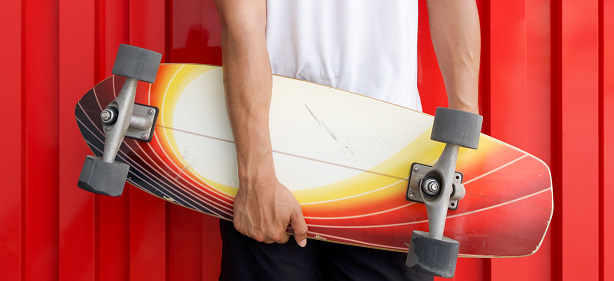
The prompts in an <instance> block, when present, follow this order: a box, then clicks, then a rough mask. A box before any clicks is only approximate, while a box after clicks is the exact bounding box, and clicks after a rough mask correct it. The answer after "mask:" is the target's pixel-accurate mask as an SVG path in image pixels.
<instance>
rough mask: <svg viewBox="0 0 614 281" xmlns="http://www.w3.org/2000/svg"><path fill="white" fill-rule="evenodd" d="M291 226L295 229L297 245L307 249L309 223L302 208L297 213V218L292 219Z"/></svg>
mask: <svg viewBox="0 0 614 281" xmlns="http://www.w3.org/2000/svg"><path fill="white" fill-rule="evenodd" d="M290 226H292V229H294V240H296V244H298V245H299V246H301V247H305V246H306V245H307V223H306V222H305V218H304V217H303V212H302V211H301V209H300V208H299V209H298V211H297V212H296V213H295V216H293V217H292V218H291V220H290Z"/></svg>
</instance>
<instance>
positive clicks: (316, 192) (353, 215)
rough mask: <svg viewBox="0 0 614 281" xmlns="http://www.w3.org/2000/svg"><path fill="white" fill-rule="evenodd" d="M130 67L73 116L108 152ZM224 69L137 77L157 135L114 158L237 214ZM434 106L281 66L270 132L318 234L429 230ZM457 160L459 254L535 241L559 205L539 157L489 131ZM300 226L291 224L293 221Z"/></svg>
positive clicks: (454, 223) (190, 67) (454, 231)
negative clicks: (313, 79)
mask: <svg viewBox="0 0 614 281" xmlns="http://www.w3.org/2000/svg"><path fill="white" fill-rule="evenodd" d="M124 81H125V78H124V77H121V76H117V75H114V76H111V77H109V78H107V79H106V80H104V81H102V82H100V83H99V84H98V85H96V86H95V87H94V88H92V89H91V90H90V91H89V92H87V93H86V94H85V95H84V96H83V97H82V98H81V100H79V102H78V103H77V105H76V108H75V116H76V119H77V123H78V126H79V129H80V130H81V133H82V135H83V137H84V139H85V141H86V142H87V144H88V145H89V147H90V148H91V150H92V152H93V153H94V154H95V155H97V156H101V155H102V152H103V147H104V141H105V135H104V133H103V127H102V124H101V121H100V114H101V111H102V110H104V108H105V107H106V106H107V105H108V104H109V103H110V102H111V101H112V100H113V99H115V97H116V96H117V95H118V93H119V90H120V88H121V87H122V85H123V83H124ZM222 81H223V80H222V68H221V67H217V66H208V65H197V64H162V65H160V68H159V70H158V75H157V78H156V82H155V83H154V84H147V83H144V82H139V84H138V87H137V94H136V103H140V104H144V105H150V106H154V107H157V108H158V109H159V113H158V119H157V122H156V124H155V129H154V134H153V136H151V141H150V142H144V141H140V140H136V139H129V138H126V139H124V141H123V143H122V145H121V147H120V150H119V152H118V154H117V157H116V160H117V161H120V162H124V163H127V164H129V165H130V172H129V174H128V182H129V183H131V184H132V185H134V186H136V187H138V188H140V189H142V190H144V191H146V192H149V193H151V194H153V195H155V196H157V197H160V198H162V199H164V200H167V201H169V202H173V203H175V204H178V205H181V206H184V207H187V208H190V209H193V210H196V211H199V212H203V213H206V214H209V215H212V216H216V217H219V218H222V219H226V220H232V206H233V198H234V196H235V194H236V191H237V187H238V183H239V181H238V176H237V164H236V154H235V148H234V143H233V136H232V132H231V129H230V123H229V121H228V116H227V111H226V105H225V97H224V87H223V82H222ZM432 124H433V117H432V116H430V115H427V114H423V113H419V112H416V111H413V110H410V109H406V108H403V107H400V106H396V105H393V104H390V103H386V102H382V101H378V100H375V99H372V98H369V97H365V96H361V95H358V94H354V93H350V92H346V91H342V90H339V89H335V88H331V87H328V86H324V85H319V84H315V83H310V82H305V81H300V80H296V79H292V78H287V77H281V76H274V79H273V98H272V101H271V111H270V131H271V141H272V145H273V150H274V152H273V156H274V161H275V169H276V173H277V175H278V178H279V180H280V181H281V182H282V183H283V184H284V185H285V186H287V187H288V188H289V189H291V190H292V192H293V193H294V195H295V196H296V198H297V200H298V202H299V203H300V205H301V208H302V210H303V214H304V216H305V220H306V222H307V224H308V227H309V234H308V235H309V237H310V238H313V239H320V240H327V241H330V242H337V243H345V244H352V245H358V246H364V247H371V248H378V249H384V250H390V251H404V252H407V250H408V246H407V244H406V243H409V241H410V237H411V233H412V231H413V230H420V231H428V220H427V212H426V208H425V206H424V204H421V203H416V202H412V201H408V199H407V198H406V197H408V182H409V175H410V171H411V169H412V164H413V163H422V164H425V165H433V163H435V162H436V161H437V158H438V157H439V155H440V154H441V152H442V150H443V148H444V144H442V143H439V142H435V141H432V140H431V139H430V132H431V128H432ZM456 171H458V172H460V173H462V177H463V184H464V186H465V188H466V196H465V198H464V199H462V200H461V201H459V204H458V206H455V207H456V210H450V211H448V215H447V220H446V224H445V232H444V235H445V236H446V237H449V238H452V239H455V240H457V241H459V242H460V250H459V256H464V257H488V258H491V257H513V256H526V255H531V254H533V253H535V252H536V251H537V249H538V248H539V246H540V244H541V242H542V241H543V238H544V236H545V233H546V230H547V228H548V226H549V224H550V220H551V217H552V210H553V199H552V198H553V197H552V181H551V176H550V171H549V169H548V167H547V165H546V164H545V163H544V162H543V161H541V160H539V159H538V158H536V157H534V156H532V155H530V154H528V153H526V152H524V151H522V150H520V149H517V148H515V147H513V146H510V145H508V144H506V143H504V142H501V141H498V140H496V139H494V138H491V137H489V136H486V135H483V134H482V135H481V137H480V145H479V148H478V150H471V149H465V148H461V149H460V152H459V156H458V163H457V166H456ZM289 231H291V229H290V230H289Z"/></svg>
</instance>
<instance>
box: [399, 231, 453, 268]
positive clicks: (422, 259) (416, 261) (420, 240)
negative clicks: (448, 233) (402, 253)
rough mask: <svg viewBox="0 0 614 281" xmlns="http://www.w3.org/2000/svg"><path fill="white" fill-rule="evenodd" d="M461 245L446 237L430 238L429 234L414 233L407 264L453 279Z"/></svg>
mask: <svg viewBox="0 0 614 281" xmlns="http://www.w3.org/2000/svg"><path fill="white" fill-rule="evenodd" d="M458 249H459V243H458V241H456V240H453V239H450V238H446V237H444V238H443V240H439V239H434V238H430V237H429V234H428V233H427V232H422V231H414V232H413V234H412V236H411V243H410V244H409V252H408V253H407V260H406V262H405V264H406V265H407V267H409V268H411V269H414V270H418V271H420V272H424V273H427V274H430V275H434V276H439V277H445V278H452V277H454V271H455V269H456V258H457V257H458Z"/></svg>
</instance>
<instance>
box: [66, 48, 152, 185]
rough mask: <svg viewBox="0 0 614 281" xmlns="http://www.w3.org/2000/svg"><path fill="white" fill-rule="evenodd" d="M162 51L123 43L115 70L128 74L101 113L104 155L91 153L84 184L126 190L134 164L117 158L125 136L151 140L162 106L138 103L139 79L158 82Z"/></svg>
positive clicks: (82, 181) (86, 161)
mask: <svg viewBox="0 0 614 281" xmlns="http://www.w3.org/2000/svg"><path fill="white" fill-rule="evenodd" d="M161 58H162V55H161V54H159V53H157V52H153V51H149V50H146V49H142V48H138V47H134V46H129V45H124V44H122V45H120V46H119V50H118V51H117V56H116V58H115V64H114V65H113V71H112V73H113V74H115V75H121V76H124V77H126V81H125V82H124V86H123V87H122V89H121V91H120V92H119V95H118V96H117V98H115V100H113V101H112V102H111V103H109V105H108V106H107V108H106V109H105V110H103V111H102V113H101V114H100V118H101V121H102V127H103V131H104V133H105V143H104V152H103V154H102V158H100V157H95V156H89V155H88V156H87V157H86V158H85V162H84V163H83V168H82V169H81V175H80V176H79V182H78V184H77V186H79V187H80V188H82V189H84V190H87V191H90V192H93V193H97V194H103V195H109V196H119V195H121V194H122V191H123V189H124V184H125V182H126V178H127V176H128V171H129V170H130V166H129V165H128V164H126V163H122V162H118V161H115V156H117V151H118V150H119V147H120V145H121V143H122V141H123V140H124V137H131V138H136V139H139V140H144V141H151V138H152V135H153V130H154V127H155V126H154V125H155V121H156V118H157V115H158V109H157V108H155V107H149V106H144V105H139V104H135V103H134V100H135V94H136V86H137V83H138V80H140V81H144V82H148V83H154V82H155V80H156V75H157V73H158V67H159V66H160V60H161Z"/></svg>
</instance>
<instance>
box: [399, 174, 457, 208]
mask: <svg viewBox="0 0 614 281" xmlns="http://www.w3.org/2000/svg"><path fill="white" fill-rule="evenodd" d="M431 169H433V167H432V166H429V165H424V164H420V163H413V164H412V165H411V172H410V174H409V184H408V186H407V194H406V198H407V200H409V201H412V202H418V203H424V198H423V197H422V193H421V192H420V182H421V181H422V179H423V178H424V177H425V176H426V174H427V173H428V172H429V171H430V170H431ZM462 182H463V174H462V173H459V172H456V173H455V174H454V181H453V182H452V186H453V187H454V186H455V184H456V185H459V184H462ZM452 197H454V192H453V193H452ZM458 201H459V200H452V199H450V205H448V209H449V210H456V209H457V208H458Z"/></svg>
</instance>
